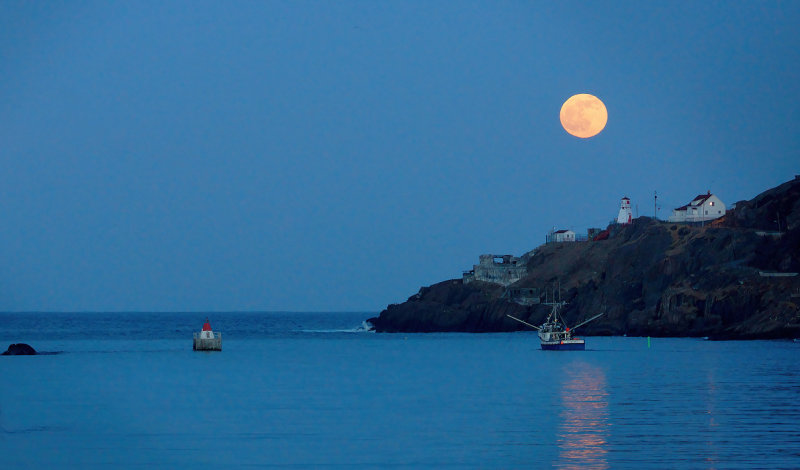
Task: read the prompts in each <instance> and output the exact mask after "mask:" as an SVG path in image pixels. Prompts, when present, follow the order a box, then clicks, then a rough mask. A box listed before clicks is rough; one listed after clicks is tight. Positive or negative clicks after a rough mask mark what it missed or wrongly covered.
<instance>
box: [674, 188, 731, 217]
mask: <svg viewBox="0 0 800 470" xmlns="http://www.w3.org/2000/svg"><path fill="white" fill-rule="evenodd" d="M723 215H725V203H724V202H722V201H721V200H720V199H719V198H718V197H717V196H715V195H713V194H711V191H709V192H708V193H707V194H700V195H698V196H697V197H695V198H694V199H692V202H690V203H689V204H686V205H685V206H681V207H678V208H677V209H673V210H672V215H671V216H670V217H669V221H670V222H704V221H707V220H714V219H716V218H719V217H722V216H723Z"/></svg>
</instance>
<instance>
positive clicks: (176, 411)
mask: <svg viewBox="0 0 800 470" xmlns="http://www.w3.org/2000/svg"><path fill="white" fill-rule="evenodd" d="M208 316H209V317H210V320H211V324H212V326H213V327H214V329H215V330H219V331H221V332H222V335H223V336H222V339H223V349H224V350H223V351H222V352H215V353H210V352H194V351H192V339H191V338H192V332H193V331H196V330H199V329H200V327H201V326H202V323H203V320H204V319H205V317H206V315H205V314H202V313H163V314H153V313H147V314H132V313H130V314H129V313H126V314H98V313H86V314H64V313H47V314H31V313H26V314H0V349H2V350H4V349H5V348H6V347H7V345H8V344H10V343H15V342H26V343H29V344H31V345H32V346H34V347H35V348H36V349H37V350H39V351H44V352H52V353H57V354H48V355H40V356H30V357H22V356H17V357H0V468H7V469H15V470H16V469H28V468H30V469H40V468H58V469H64V468H81V469H91V468H116V469H120V468H121V469H126V468H198V469H199V468H225V469H228V468H261V467H339V468H351V467H362V468H373V467H411V468H417V467H423V468H424V467H427V468H430V467H453V468H468V467H478V468H549V467H555V468H582V469H583V468H589V469H605V468H710V469H722V468H800V362H799V361H798V359H800V343H794V342H791V341H747V342H742V341H731V342H710V341H702V340H697V339H652V340H651V343H650V346H649V347H648V342H647V338H588V340H587V350H586V351H583V352H580V351H573V352H549V351H540V350H539V349H538V342H537V339H536V337H535V335H534V334H533V333H509V334H374V333H367V332H363V331H360V330H359V326H360V325H361V321H362V320H363V319H364V318H366V317H367V316H369V314H363V313H330V314H301V313H261V314H257V313H246V314H245V313H214V314H209V315H208Z"/></svg>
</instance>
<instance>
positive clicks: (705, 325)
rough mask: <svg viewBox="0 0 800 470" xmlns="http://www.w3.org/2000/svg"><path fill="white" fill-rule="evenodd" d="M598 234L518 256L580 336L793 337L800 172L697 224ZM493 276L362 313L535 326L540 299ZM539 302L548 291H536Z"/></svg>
mask: <svg viewBox="0 0 800 470" xmlns="http://www.w3.org/2000/svg"><path fill="white" fill-rule="evenodd" d="M609 231H610V233H611V236H610V237H609V238H608V239H607V240H604V241H598V242H584V243H553V244H548V245H543V246H541V247H539V248H537V249H535V250H534V251H532V252H530V253H527V254H526V255H524V256H523V257H522V260H524V261H525V262H526V263H527V268H528V274H527V276H526V277H524V278H523V279H521V280H520V281H518V282H517V283H515V284H514V285H512V286H511V287H510V288H514V287H533V288H538V289H539V290H540V292H547V291H550V290H552V289H553V288H554V287H555V286H557V285H560V292H561V297H562V299H563V300H565V301H567V302H568V304H567V306H566V307H565V309H564V312H563V313H564V318H565V320H566V321H567V323H568V324H576V323H578V322H579V321H581V320H583V319H585V318H588V317H589V316H592V315H594V314H596V313H600V312H604V313H605V315H604V316H602V317H601V318H600V319H598V320H595V321H594V322H591V323H589V324H587V325H586V326H584V327H581V329H580V331H579V333H580V334H586V335H623V334H627V335H642V336H644V335H648V336H708V337H713V338H720V339H722V338H794V337H800V310H798V304H800V276H793V277H792V276H780V275H779V276H775V275H773V274H774V273H784V274H785V273H796V272H800V178H795V179H794V180H792V181H789V182H787V183H785V184H782V185H780V186H778V187H776V188H773V189H771V190H769V191H766V192H764V193H762V194H760V195H759V196H757V197H756V198H754V199H752V200H750V201H741V202H738V203H736V205H735V208H734V209H732V210H730V211H728V213H727V214H726V215H725V216H724V217H723V218H721V219H717V220H715V221H714V222H713V223H710V224H705V225H703V226H689V225H685V224H672V223H668V222H662V221H656V220H653V219H650V218H646V217H641V218H638V219H636V220H634V221H633V223H632V224H629V225H624V226H610V227H609ZM505 292H506V288H504V287H502V286H499V285H496V284H489V283H482V282H473V283H469V284H466V285H465V284H463V283H462V281H461V280H460V279H456V280H449V281H444V282H440V283H438V284H434V285H432V286H429V287H424V288H422V289H420V291H419V292H418V293H417V294H415V295H413V296H412V297H410V298H409V299H408V300H407V301H406V302H404V303H402V304H398V305H390V306H388V307H387V308H386V310H384V311H382V312H381V313H380V315H379V316H378V317H376V318H371V319H370V320H369V321H370V322H371V323H372V325H373V326H374V327H375V329H376V330H377V331H383V332H429V331H467V332H491V331H514V330H519V329H522V328H525V327H524V326H522V325H520V324H519V323H517V322H515V321H513V320H511V319H509V318H508V317H507V316H506V315H507V314H511V315H514V316H516V317H518V318H521V319H523V320H526V321H528V322H530V323H533V324H539V323H541V322H542V321H543V320H544V317H545V316H546V315H547V313H548V312H549V307H547V306H546V305H541V304H540V305H533V306H522V305H518V304H516V303H513V302H511V301H509V300H508V299H507V296H504V295H503V294H504V293H505ZM542 300H544V294H543V296H542Z"/></svg>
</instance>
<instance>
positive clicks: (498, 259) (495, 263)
mask: <svg viewBox="0 0 800 470" xmlns="http://www.w3.org/2000/svg"><path fill="white" fill-rule="evenodd" d="M527 273H528V267H527V266H525V265H524V264H519V258H518V257H516V256H512V255H490V254H487V255H481V256H480V258H479V262H478V264H475V265H473V266H472V270H471V271H464V277H463V279H464V284H469V283H470V282H472V281H483V282H492V283H494V284H500V285H501V286H508V285H510V284H513V283H515V282H517V281H519V280H520V279H522V278H523V277H524V276H525V275H526V274H527Z"/></svg>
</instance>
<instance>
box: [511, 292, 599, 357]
mask: <svg viewBox="0 0 800 470" xmlns="http://www.w3.org/2000/svg"><path fill="white" fill-rule="evenodd" d="M566 304H567V303H566V302H561V301H559V302H550V303H545V305H549V306H550V307H551V309H550V314H549V315H547V319H546V320H545V321H544V323H543V324H542V325H541V326H535V325H531V324H530V323H528V322H526V321H523V320H520V319H519V318H517V317H514V316H512V315H507V316H508V317H509V318H512V319H514V320H516V321H518V322H520V323H522V324H524V325H527V326H529V327H531V328H534V329H535V330H537V331H538V332H539V342H540V343H541V346H542V349H543V350H548V351H583V350H585V349H586V341H584V340H583V339H581V338H577V337H573V336H572V333H573V330H575V329H576V328H578V327H580V326H583V325H585V324H587V323H589V322H590V321H592V320H594V319H596V318H598V317H600V316H602V315H603V314H602V313H600V314H597V315H595V316H593V317H592V318H590V319H588V320H585V321H582V322H580V323H578V324H577V325H575V326H573V327H572V328H570V327H568V326H567V325H566V323H565V322H564V319H563V318H562V317H561V309H562V308H563V307H564V305H566Z"/></svg>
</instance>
